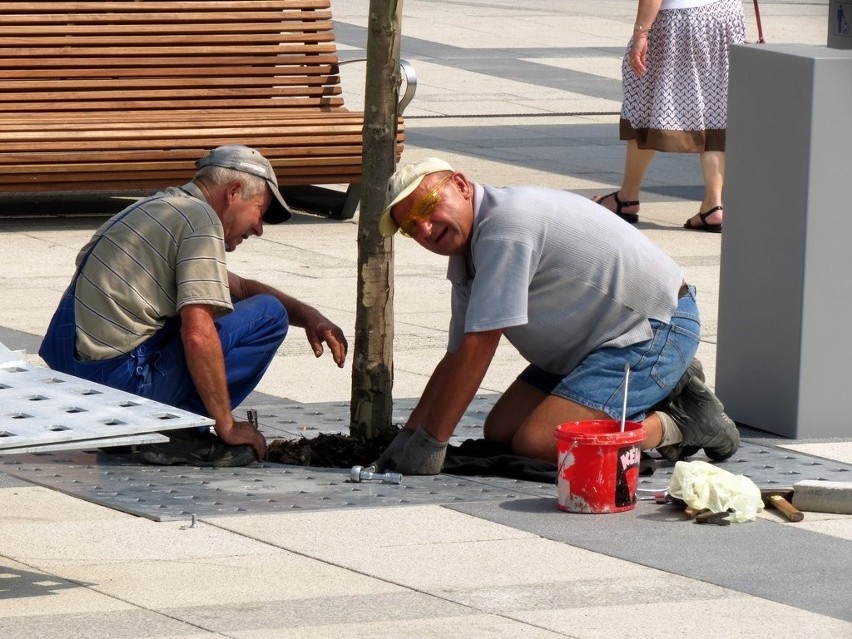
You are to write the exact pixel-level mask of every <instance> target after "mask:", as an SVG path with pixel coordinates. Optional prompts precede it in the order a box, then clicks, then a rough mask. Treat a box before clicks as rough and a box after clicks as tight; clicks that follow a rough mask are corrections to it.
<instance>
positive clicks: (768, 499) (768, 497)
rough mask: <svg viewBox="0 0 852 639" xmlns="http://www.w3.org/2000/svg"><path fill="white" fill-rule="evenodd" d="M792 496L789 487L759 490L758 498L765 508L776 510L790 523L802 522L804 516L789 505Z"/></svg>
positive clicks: (791, 489)
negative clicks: (761, 500)
mask: <svg viewBox="0 0 852 639" xmlns="http://www.w3.org/2000/svg"><path fill="white" fill-rule="evenodd" d="M793 494H794V493H793V488H792V487H791V486H782V487H778V488H761V489H760V497H761V499H763V505H764V506H765V507H766V508H774V509H776V510H777V511H778V512H780V513H781V514H782V515H784V516H785V517H786V518H787V519H789V520H790V521H802V520H803V519H804V518H805V516H804V515H803V514H802V512H801V511H800V510H798V509H797V508H796V507H795V506H793V504H791V503H790V501H791V500H792V499H793Z"/></svg>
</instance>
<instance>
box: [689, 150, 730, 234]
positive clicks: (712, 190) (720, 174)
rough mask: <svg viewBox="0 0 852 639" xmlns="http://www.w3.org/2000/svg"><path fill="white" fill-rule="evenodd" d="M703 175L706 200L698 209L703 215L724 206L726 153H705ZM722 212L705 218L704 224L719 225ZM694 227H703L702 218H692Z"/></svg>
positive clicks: (702, 161)
mask: <svg viewBox="0 0 852 639" xmlns="http://www.w3.org/2000/svg"><path fill="white" fill-rule="evenodd" d="M700 161H701V173H702V174H703V176H704V199H703V200H702V201H701V207H700V208H699V209H698V210H699V211H700V212H701V213H704V212H706V211H709V210H710V209H712V208H714V207H716V206H722V188H723V186H724V184H725V153H724V152H723V151H705V152H704V153H702V154H701V156H700ZM723 217H724V216H723V213H722V211H721V210H718V211H714V212H713V213H711V214H710V215H708V216H706V217H705V218H704V223H705V224H708V225H711V226H712V225H717V224H721V223H722V219H723ZM689 221H690V224H692V225H693V226H700V225H701V218H700V217H699V216H698V215H694V216H692V217H691V218H690V220H689Z"/></svg>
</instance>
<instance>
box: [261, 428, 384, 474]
mask: <svg viewBox="0 0 852 639" xmlns="http://www.w3.org/2000/svg"><path fill="white" fill-rule="evenodd" d="M397 432H399V429H398V428H397V427H396V426H391V427H390V428H387V429H384V430H383V431H380V432H379V434H378V435H377V436H376V437H375V438H373V439H369V440H362V439H360V438H358V437H352V436H351V435H341V434H330V435H329V434H323V433H320V434H319V435H317V436H316V437H312V438H310V439H308V438H305V437H302V438H301V439H275V440H273V441H271V442H270V443H269V446H268V448H267V451H266V461H269V462H273V463H276V464H290V465H293V466H314V467H327V468H352V466H368V465H370V464H371V463H372V462H374V461H376V459H378V457H379V455H381V454H382V452H384V450H385V448H387V447H388V445H389V444H390V443H391V441H393V438H394V437H396V434H397Z"/></svg>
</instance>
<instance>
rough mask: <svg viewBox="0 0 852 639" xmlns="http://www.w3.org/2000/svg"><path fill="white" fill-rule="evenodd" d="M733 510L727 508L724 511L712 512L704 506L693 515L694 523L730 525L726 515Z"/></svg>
mask: <svg viewBox="0 0 852 639" xmlns="http://www.w3.org/2000/svg"><path fill="white" fill-rule="evenodd" d="M732 512H734V509H733V508H728V510H726V511H725V512H721V513H714V512H713V511H712V510H710V509H709V508H705V509H704V510H702V511H701V512H700V513H698V514H697V515H696V516H695V523H696V524H716V525H717V526H730V525H731V520H730V519H728V515H729V514H731V513H732Z"/></svg>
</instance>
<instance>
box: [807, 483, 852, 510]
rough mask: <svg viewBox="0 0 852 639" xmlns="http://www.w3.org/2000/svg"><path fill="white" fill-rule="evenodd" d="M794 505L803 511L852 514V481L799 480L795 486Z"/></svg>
mask: <svg viewBox="0 0 852 639" xmlns="http://www.w3.org/2000/svg"><path fill="white" fill-rule="evenodd" d="M793 505H794V506H795V507H796V508H798V509H799V510H801V511H802V512H813V513H839V514H841V515H852V482H848V481H815V480H805V481H800V482H797V483H796V484H794V486H793Z"/></svg>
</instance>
